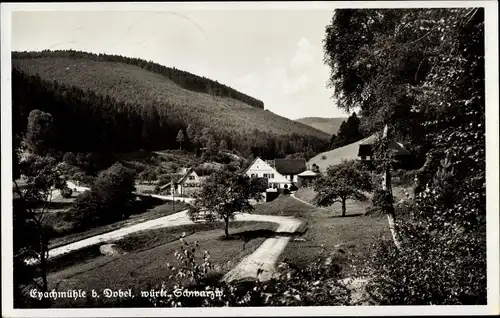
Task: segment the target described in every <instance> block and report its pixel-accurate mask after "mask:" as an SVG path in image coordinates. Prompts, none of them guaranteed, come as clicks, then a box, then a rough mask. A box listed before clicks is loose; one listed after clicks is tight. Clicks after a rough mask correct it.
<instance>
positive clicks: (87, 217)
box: [71, 190, 102, 230]
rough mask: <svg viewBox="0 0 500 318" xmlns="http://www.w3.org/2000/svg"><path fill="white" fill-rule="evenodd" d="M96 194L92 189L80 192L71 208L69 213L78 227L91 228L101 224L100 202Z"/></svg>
mask: <svg viewBox="0 0 500 318" xmlns="http://www.w3.org/2000/svg"><path fill="white" fill-rule="evenodd" d="M99 201H100V200H99V197H98V195H97V194H96V193H95V192H93V191H92V190H88V191H85V192H84V193H82V194H80V195H79V196H78V197H77V198H76V200H75V203H74V205H73V207H72V209H71V215H72V216H73V220H74V221H75V223H76V227H77V228H79V229H82V230H84V229H88V228H92V227H94V226H95V225H98V224H101V223H102V219H101V213H102V211H101V210H100V202H99Z"/></svg>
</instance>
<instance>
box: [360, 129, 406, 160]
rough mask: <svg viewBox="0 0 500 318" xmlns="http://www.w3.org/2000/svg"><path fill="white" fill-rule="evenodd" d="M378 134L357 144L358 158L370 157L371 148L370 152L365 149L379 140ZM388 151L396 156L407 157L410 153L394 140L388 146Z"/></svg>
mask: <svg viewBox="0 0 500 318" xmlns="http://www.w3.org/2000/svg"><path fill="white" fill-rule="evenodd" d="M379 135H380V134H379V133H375V134H373V135H371V136H370V137H368V138H366V139H364V140H363V142H361V143H360V144H359V152H358V156H366V155H371V148H370V150H368V149H365V148H369V147H371V146H373V145H374V144H375V143H376V142H377V139H378V138H379ZM389 149H391V150H394V151H395V152H396V155H400V156H401V155H409V154H410V152H409V151H408V150H407V149H406V148H405V147H404V146H403V145H402V144H401V143H400V142H397V141H395V140H393V141H392V142H391V143H390V144H389Z"/></svg>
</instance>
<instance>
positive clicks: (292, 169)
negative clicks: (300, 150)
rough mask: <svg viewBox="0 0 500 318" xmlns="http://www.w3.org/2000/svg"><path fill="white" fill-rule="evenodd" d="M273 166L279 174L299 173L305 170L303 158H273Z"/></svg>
mask: <svg viewBox="0 0 500 318" xmlns="http://www.w3.org/2000/svg"><path fill="white" fill-rule="evenodd" d="M274 168H275V169H276V171H278V172H279V173H281V174H284V175H286V174H299V173H301V172H304V171H305V170H306V160H305V159H274Z"/></svg>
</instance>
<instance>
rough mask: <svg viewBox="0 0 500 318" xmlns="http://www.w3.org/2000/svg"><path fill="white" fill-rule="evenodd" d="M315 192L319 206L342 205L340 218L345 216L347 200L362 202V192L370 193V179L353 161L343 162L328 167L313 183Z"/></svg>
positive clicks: (363, 198) (363, 197)
mask: <svg viewBox="0 0 500 318" xmlns="http://www.w3.org/2000/svg"><path fill="white" fill-rule="evenodd" d="M314 190H315V191H316V192H317V196H316V198H315V201H316V202H317V204H318V205H320V206H330V205H332V204H333V203H335V202H340V203H341V204H342V216H345V214H346V201H347V200H348V199H352V200H358V201H364V200H366V199H367V197H366V195H365V194H364V193H363V192H364V191H371V190H372V184H371V177H370V175H369V174H368V173H367V172H365V171H363V169H362V167H361V166H360V165H359V164H358V163H357V162H356V161H354V160H350V161H346V160H344V161H343V162H342V163H341V164H339V165H335V166H329V167H328V168H327V169H326V173H325V174H324V175H321V176H320V177H319V178H318V179H317V180H316V182H315V183H314Z"/></svg>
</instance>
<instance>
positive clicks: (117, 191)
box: [73, 163, 135, 228]
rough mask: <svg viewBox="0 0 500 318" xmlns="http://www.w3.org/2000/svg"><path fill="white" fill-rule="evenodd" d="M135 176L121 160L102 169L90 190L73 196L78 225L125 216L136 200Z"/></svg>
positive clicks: (128, 213)
mask: <svg viewBox="0 0 500 318" xmlns="http://www.w3.org/2000/svg"><path fill="white" fill-rule="evenodd" d="M134 179H135V178H134V175H133V173H132V171H130V170H129V169H127V168H125V167H124V166H123V165H122V164H120V163H115V164H114V165H112V166H111V167H109V168H108V169H106V170H104V171H101V172H100V173H99V175H98V176H97V178H96V180H95V181H94V183H93V185H92V187H91V190H89V191H86V192H84V193H83V194H82V195H79V196H78V197H77V199H76V200H75V204H74V206H73V216H74V217H75V218H76V220H77V222H78V224H79V226H80V227H82V228H86V227H88V226H89V225H95V223H100V224H107V223H111V222H115V221H118V220H121V219H124V218H127V217H128V216H129V215H130V213H131V211H132V207H133V202H134V201H135V195H134V193H133V192H134V191H135V185H134V183H135V181H134Z"/></svg>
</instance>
